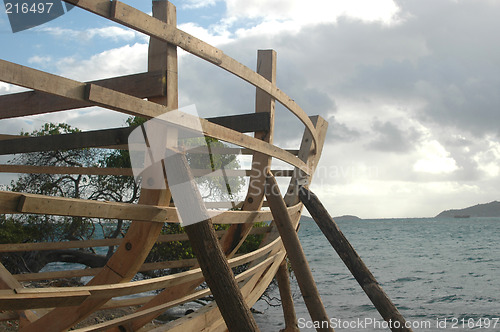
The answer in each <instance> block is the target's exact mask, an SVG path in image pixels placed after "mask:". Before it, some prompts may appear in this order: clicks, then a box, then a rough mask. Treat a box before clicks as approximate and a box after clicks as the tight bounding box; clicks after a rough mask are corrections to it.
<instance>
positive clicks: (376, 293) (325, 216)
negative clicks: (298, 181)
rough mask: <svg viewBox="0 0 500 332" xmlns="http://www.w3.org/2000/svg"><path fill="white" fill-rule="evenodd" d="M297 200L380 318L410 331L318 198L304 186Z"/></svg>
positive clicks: (400, 330) (404, 331) (394, 329)
mask: <svg viewBox="0 0 500 332" xmlns="http://www.w3.org/2000/svg"><path fill="white" fill-rule="evenodd" d="M299 198H300V200H301V201H302V203H304V205H305V206H306V208H307V210H308V211H309V213H310V214H311V216H312V217H313V219H314V220H315V221H316V224H318V226H319V228H320V229H321V231H322V232H323V234H325V236H326V238H327V239H328V241H330V244H331V245H332V247H333V248H334V249H335V251H336V252H337V253H338V254H339V256H340V258H341V259H342V260H343V261H344V263H345V265H346V266H347V268H348V269H349V271H351V273H352V275H353V276H354V278H356V280H357V281H358V283H359V284H360V285H361V288H363V290H364V291H365V293H366V295H368V297H369V298H370V300H371V301H372V303H373V305H374V306H375V308H377V310H378V312H379V313H380V315H382V318H384V320H386V321H387V322H391V326H392V328H391V330H392V331H398V332H411V331H412V330H411V329H410V328H407V327H405V326H406V320H405V319H404V317H403V315H401V313H399V311H398V309H397V308H396V306H395V305H394V303H392V301H391V299H389V297H388V296H387V294H386V293H385V292H384V290H383V289H382V287H380V285H379V283H378V282H377V280H376V279H375V277H374V276H373V274H372V273H371V272H370V270H369V269H368V267H367V266H366V265H365V263H364V262H363V260H362V259H361V257H359V255H358V254H357V252H356V250H354V248H353V247H352V246H351V244H350V243H349V241H348V240H347V238H346V237H345V236H344V234H343V233H342V232H341V230H340V229H339V227H338V226H337V224H336V223H335V221H334V220H333V218H332V217H331V216H330V214H329V213H328V211H327V210H326V209H325V207H324V206H323V204H321V202H320V200H319V199H318V197H317V196H316V195H315V194H314V193H313V192H311V191H310V190H308V189H306V188H305V187H301V188H300V191H299Z"/></svg>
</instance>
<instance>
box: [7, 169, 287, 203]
mask: <svg viewBox="0 0 500 332" xmlns="http://www.w3.org/2000/svg"><path fill="white" fill-rule="evenodd" d="M192 171H193V175H195V176H219V175H217V174H214V173H213V171H212V170H202V169H193V170H192ZM0 173H18V174H20V173H28V174H85V175H115V176H134V172H133V171H132V169H131V168H111V167H108V168H104V167H68V166H34V165H6V164H3V165H0ZM255 173H256V172H255V171H252V170H244V169H230V170H226V174H227V176H252V175H253V174H255ZM271 173H272V174H273V175H274V176H275V177H283V176H284V177H290V176H292V175H293V170H286V169H274V170H271ZM210 203H212V202H206V203H205V205H206V206H207V207H208V208H210V207H211V204H210ZM212 205H213V204H212ZM224 206H225V205H224ZM224 206H222V205H221V206H216V205H213V207H214V208H216V207H224ZM231 207H232V206H231Z"/></svg>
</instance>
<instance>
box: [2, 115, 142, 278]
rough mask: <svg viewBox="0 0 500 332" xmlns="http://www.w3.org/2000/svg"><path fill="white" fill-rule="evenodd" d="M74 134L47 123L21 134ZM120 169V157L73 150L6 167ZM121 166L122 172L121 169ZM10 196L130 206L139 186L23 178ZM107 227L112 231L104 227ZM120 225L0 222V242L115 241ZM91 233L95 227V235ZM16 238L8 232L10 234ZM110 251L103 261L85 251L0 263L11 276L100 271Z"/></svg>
mask: <svg viewBox="0 0 500 332" xmlns="http://www.w3.org/2000/svg"><path fill="white" fill-rule="evenodd" d="M77 132H79V130H78V129H76V128H72V127H71V126H69V125H67V124H53V123H47V124H45V125H43V126H42V128H41V129H40V130H35V131H33V132H32V133H30V134H28V133H24V132H23V133H21V134H22V135H25V136H44V135H58V134H69V133H77ZM120 162H121V163H125V164H126V161H125V156H123V155H122V152H120V151H110V150H105V149H75V150H66V151H44V152H34V153H26V154H22V155H20V156H17V157H15V158H14V159H13V160H11V163H12V164H20V165H35V166H36V165H42V166H71V167H95V166H100V167H115V166H116V165H117V164H119V163H120ZM125 164H124V165H123V166H124V167H126V166H127V165H125ZM8 189H9V190H11V191H19V192H28V193H35V194H42V195H49V196H61V197H71V198H82V199H99V200H110V201H119V202H134V201H136V199H137V197H138V195H139V186H138V184H137V183H135V181H134V180H133V178H132V177H114V176H89V175H81V174H76V175H73V174H24V175H22V176H20V177H19V178H18V179H17V180H15V181H13V182H12V183H11V185H10V186H9V188H8ZM110 225H113V227H109V226H110ZM122 225H123V221H121V220H118V221H117V222H115V223H111V221H109V220H108V221H105V220H97V219H91V218H83V217H61V216H48V215H13V216H9V217H8V218H7V217H3V218H1V219H0V226H1V229H2V231H1V232H0V240H1V241H2V243H9V242H11V243H12V242H45V241H62V240H84V239H91V238H95V237H97V233H101V234H102V235H100V236H104V237H105V238H116V237H118V236H119V235H120V234H121V231H122ZM97 227H99V228H100V229H99V231H100V232H98V229H97ZM14 228H15V229H16V230H17V231H16V232H13V229H14ZM112 252H113V247H110V248H109V250H108V254H107V255H106V256H103V255H97V254H96V253H95V251H94V250H93V249H92V248H89V249H86V250H83V249H82V250H47V251H39V252H29V253H9V254H3V255H2V257H1V260H2V263H4V265H5V266H6V267H7V268H8V269H9V270H10V271H11V272H17V273H21V272H38V271H39V270H40V269H41V268H43V267H44V266H45V265H46V264H47V263H50V262H56V261H57V262H71V263H81V264H84V265H86V266H90V267H100V266H103V265H104V264H105V263H106V261H107V258H109V256H110V255H111V254H112Z"/></svg>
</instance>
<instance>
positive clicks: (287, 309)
mask: <svg viewBox="0 0 500 332" xmlns="http://www.w3.org/2000/svg"><path fill="white" fill-rule="evenodd" d="M276 280H277V281H278V288H279V291H280V298H281V306H282V308H283V316H284V317H285V329H284V330H281V331H280V332H300V331H299V326H298V322H297V316H296V315H295V309H294V307H293V297H292V290H291V288H290V277H289V275H288V266H287V263H286V259H284V260H283V261H282V262H281V264H280V267H279V268H278V272H277V273H276Z"/></svg>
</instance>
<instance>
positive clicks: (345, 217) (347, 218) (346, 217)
mask: <svg viewBox="0 0 500 332" xmlns="http://www.w3.org/2000/svg"><path fill="white" fill-rule="evenodd" d="M300 220H301V221H312V222H314V219H313V218H311V217H306V216H302V217H300ZM333 220H335V221H354V220H361V218H360V217H356V216H351V215H343V216H337V217H333Z"/></svg>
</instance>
